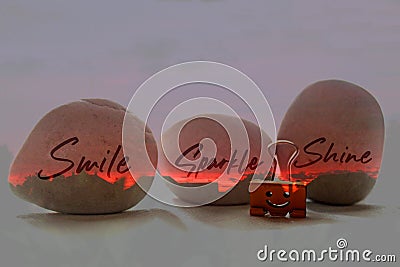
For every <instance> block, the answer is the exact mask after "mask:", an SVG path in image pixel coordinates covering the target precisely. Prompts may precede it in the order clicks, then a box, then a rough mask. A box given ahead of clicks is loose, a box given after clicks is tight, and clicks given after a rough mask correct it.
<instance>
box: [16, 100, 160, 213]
mask: <svg viewBox="0 0 400 267" xmlns="http://www.w3.org/2000/svg"><path fill="white" fill-rule="evenodd" d="M125 114H126V119H125V121H124V117H125ZM123 123H125V126H126V127H128V129H129V130H130V131H129V132H130V136H129V138H127V140H128V141H127V143H124V146H122V125H123ZM143 129H145V133H143V131H142V130H143ZM68 140H69V142H68ZM63 143H64V144H63ZM132 146H133V147H134V148H135V149H137V150H136V151H137V154H135V155H134V157H130V158H129V159H127V158H126V157H125V155H124V154H123V147H132ZM56 148H57V149H56ZM146 152H147V153H148V155H149V157H147V155H146ZM149 158H150V159H149ZM88 160H90V163H89V162H88ZM103 161H104V162H103ZM94 162H96V164H94ZM85 164H86V165H85ZM156 164H157V145H156V142H155V140H154V137H153V135H152V133H151V131H150V130H149V129H148V128H147V127H145V126H144V122H142V121H141V120H140V119H138V118H137V117H136V116H134V115H132V114H130V113H128V112H126V110H125V108H124V107H123V106H121V105H119V104H117V103H114V102H112V101H109V100H105V99H86V100H81V101H76V102H72V103H69V104H66V105H62V106H60V107H58V108H56V109H54V110H52V111H50V112H49V113H47V114H46V115H45V116H44V117H43V118H42V119H41V120H40V121H39V122H38V123H37V125H36V126H35V127H34V129H33V130H32V131H31V133H30V135H29V136H28V138H27V139H26V141H25V143H24V145H23V146H22V148H21V150H20V151H19V153H18V154H17V156H16V157H15V159H14V162H13V163H12V166H11V169H10V174H9V185H10V188H11V190H12V191H13V192H14V194H15V195H17V196H18V197H20V198H22V199H24V200H26V201H28V202H31V203H33V204H36V205H38V206H40V207H43V208H46V209H49V210H53V211H57V212H61V213H69V214H107V213H117V212H121V211H124V210H127V209H129V208H131V207H133V206H135V205H136V204H137V203H138V202H139V201H140V200H141V199H142V198H143V197H144V196H145V195H146V192H147V191H148V189H149V188H150V186H151V184H152V181H153V178H154V173H155V166H156ZM90 166H91V167H90ZM128 167H129V168H130V171H129V170H128ZM61 172H63V173H62V174H60V175H56V174H58V173H61ZM39 175H40V177H41V178H39ZM42 178H43V179H42ZM137 181H139V183H140V185H141V186H139V185H138V183H137Z"/></svg>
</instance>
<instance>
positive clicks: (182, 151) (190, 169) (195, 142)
mask: <svg viewBox="0 0 400 267" xmlns="http://www.w3.org/2000/svg"><path fill="white" fill-rule="evenodd" d="M240 129H242V131H241V130H240ZM234 135H236V139H235V138H234ZM234 140H238V141H239V142H236V143H235V141H234ZM204 141H205V142H204ZM203 142H204V143H203ZM212 142H213V143H214V145H215V154H214V155H213V156H212V155H206V154H207V153H205V152H206V151H208V152H209V151H210V150H212V147H213V145H210V143H212ZM247 142H248V143H247ZM269 143H271V139H270V137H269V136H268V135H267V134H266V133H265V132H264V131H262V130H261V129H260V128H259V127H258V126H257V125H256V124H254V123H252V122H250V121H247V120H244V119H240V118H236V117H232V116H228V115H222V114H205V115H199V116H196V117H192V118H188V119H186V120H182V121H180V122H177V123H176V124H174V125H173V126H172V127H170V128H169V129H168V130H166V131H165V132H164V133H163V134H162V142H161V144H162V146H163V147H162V148H161V147H160V148H159V152H160V155H159V162H158V170H159V172H160V174H161V175H162V176H163V177H164V178H166V179H167V184H168V185H170V183H172V184H173V185H178V186H179V187H176V186H170V189H171V191H172V192H173V193H174V194H175V195H176V196H177V197H178V198H180V199H181V200H184V201H186V202H188V203H193V204H199V205H200V204H213V205H238V204H247V203H249V200H250V199H249V184H250V180H251V179H252V177H253V175H257V177H258V178H261V179H264V178H265V177H267V176H268V172H269V170H270V166H271V162H272V158H271V156H270V155H269V154H268V153H267V152H266V147H267V145H268V144H269ZM207 144H208V146H207ZM247 145H248V146H247ZM200 146H202V148H201V147H200ZM263 146H264V147H265V149H264V150H263ZM200 150H201V151H200ZM262 150H263V151H262ZM235 151H236V152H235ZM261 152H264V153H261ZM169 154H170V155H171V156H168V155H169ZM185 160H187V161H185ZM182 166H184V167H186V168H187V169H183V168H182ZM205 185H207V187H204V186H205ZM188 188H193V189H194V190H188ZM217 195H220V196H221V197H218V198H215V199H214V200H212V201H209V200H211V199H212V198H213V197H215V196H217Z"/></svg>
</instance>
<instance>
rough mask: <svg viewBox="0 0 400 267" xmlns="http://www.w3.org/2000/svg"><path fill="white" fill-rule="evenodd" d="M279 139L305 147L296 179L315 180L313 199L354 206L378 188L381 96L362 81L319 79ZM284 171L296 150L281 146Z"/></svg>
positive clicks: (296, 105) (283, 126)
mask: <svg viewBox="0 0 400 267" xmlns="http://www.w3.org/2000/svg"><path fill="white" fill-rule="evenodd" d="M278 139H283V140H290V141H292V142H294V143H295V144H296V145H297V146H298V147H299V149H300V154H299V156H298V158H297V159H296V160H295V161H294V162H293V165H292V180H300V181H303V182H306V183H310V184H309V185H308V186H307V194H308V197H309V198H310V199H312V200H315V201H318V202H322V203H327V204H335V205H349V204H354V203H356V202H358V201H360V200H362V199H364V198H365V197H366V196H367V195H368V193H369V192H370V191H371V189H372V188H373V186H374V184H375V182H376V179H377V177H378V172H379V169H380V166H381V161H382V151H383V144H384V120H383V115H382V111H381V108H380V106H379V104H378V102H377V101H376V99H375V98H374V97H373V96H372V95H371V94H370V93H369V92H367V91H366V90H364V89H363V88H361V87H360V86H358V85H355V84H352V83H349V82H345V81H339V80H327V81H320V82H317V83H314V84H312V85H310V86H308V87H307V88H306V89H304V91H303V92H302V93H301V94H300V95H299V96H298V97H297V98H296V99H295V100H294V102H293V103H292V105H291V106H290V108H289V110H288V111H287V113H286V115H285V117H284V119H283V121H282V124H281V127H280V129H279V133H278ZM277 152H278V153H277V154H278V158H279V162H280V168H281V171H282V172H286V171H287V169H286V162H287V160H288V157H289V155H290V154H291V153H293V151H289V150H288V149H279V148H278V151H277Z"/></svg>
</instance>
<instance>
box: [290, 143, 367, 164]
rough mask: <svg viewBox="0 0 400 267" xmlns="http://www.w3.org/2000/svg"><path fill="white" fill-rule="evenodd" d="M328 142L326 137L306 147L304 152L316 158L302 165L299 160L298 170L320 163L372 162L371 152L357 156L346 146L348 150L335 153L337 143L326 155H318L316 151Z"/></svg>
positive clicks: (330, 147) (331, 146)
mask: <svg viewBox="0 0 400 267" xmlns="http://www.w3.org/2000/svg"><path fill="white" fill-rule="evenodd" d="M326 141H327V139H326V138H325V137H320V138H318V139H315V140H313V141H311V142H310V143H308V144H307V145H305V146H304V148H303V151H304V153H305V154H307V155H311V156H313V157H315V158H314V159H313V160H311V161H309V162H307V163H302V164H300V163H299V162H298V161H297V160H296V161H295V162H294V166H295V167H296V168H304V167H308V166H311V165H313V164H316V163H318V162H325V163H328V162H338V163H349V162H351V161H354V162H360V163H362V164H367V163H369V162H371V161H372V157H371V151H369V150H367V151H365V152H364V153H363V154H362V155H360V156H357V155H355V154H352V153H350V152H348V149H349V147H348V146H346V150H345V151H343V152H333V150H334V147H335V143H333V142H332V143H331V144H330V146H329V148H328V150H327V151H326V152H325V153H324V154H321V153H318V152H316V151H315V149H316V148H319V149H320V146H319V145H320V144H324V143H325V142H326Z"/></svg>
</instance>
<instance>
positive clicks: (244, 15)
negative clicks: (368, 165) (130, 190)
mask: <svg viewBox="0 0 400 267" xmlns="http://www.w3.org/2000/svg"><path fill="white" fill-rule="evenodd" d="M399 12H400V2H398V1H351V2H350V1H335V2H333V1H329V2H328V1H279V2H278V1H251V2H250V1H195V0H193V1H183V0H182V1H172V0H170V1H153V0H151V1H94V0H92V1H79V2H78V1H44V0H38V1H10V0H1V1H0V88H1V89H0V92H1V95H0V97H1V106H0V122H1V131H0V140H1V141H0V157H1V158H0V164H1V165H0V176H1V177H2V179H1V185H0V209H1V210H0V214H1V216H0V260H1V266H146V267H147V266H257V265H259V266H262V265H266V264H269V263H260V262H258V261H257V258H256V253H257V251H258V250H259V249H261V248H262V247H263V246H264V245H266V244H267V245H269V246H270V247H273V248H276V249H279V248H286V249H289V248H296V249H299V250H301V249H304V248H316V249H318V248H321V249H323V248H327V247H328V246H334V245H335V242H336V240H337V239H338V238H339V237H344V238H346V239H347V240H348V242H349V247H351V248H360V249H365V248H369V249H371V250H373V251H374V252H375V253H391V254H397V256H398V257H399V256H400V255H399V244H400V243H399V233H400V221H399V214H400V201H399V197H398V189H399V186H400V182H399V181H400V178H399V177H398V165H399V158H400V142H398V140H397V141H395V139H398V137H399V135H400V109H399V107H398V98H399V96H400V92H399V89H398V85H399V84H400V75H399V74H400V73H399V70H400V19H399V15H398V14H399ZM189 60H212V61H219V62H222V63H225V64H229V65H232V66H234V67H236V68H238V69H239V70H241V71H243V72H245V73H246V74H248V75H249V76H250V77H251V78H252V79H253V80H254V81H255V82H256V83H257V84H258V85H259V86H260V87H261V88H262V90H263V92H264V94H265V95H266V97H267V98H268V100H269V102H270V105H271V107H272V110H273V112H274V115H275V118H276V122H277V125H278V126H279V124H280V120H281V119H282V117H283V115H284V113H285V111H286V110H287V108H288V106H289V104H290V103H291V101H292V100H293V98H294V97H295V96H296V95H297V94H298V93H299V92H300V91H301V90H302V88H304V87H305V86H307V85H308V84H310V83H312V82H315V81H317V80H322V79H328V78H339V79H344V80H348V81H351V82H354V83H357V84H360V85H361V86H363V87H365V88H367V89H368V90H369V91H370V92H371V93H373V94H374V95H375V96H376V97H377V99H378V101H379V102H380V104H381V106H382V109H383V112H384V115H385V120H386V130H387V133H386V144H385V153H384V159H383V165H382V170H381V174H380V177H379V178H378V181H377V184H376V186H375V188H374V189H373V191H372V192H371V194H370V195H369V196H368V198H367V199H366V200H365V201H363V202H362V203H360V204H358V205H355V206H351V207H345V208H343V207H341V208H339V207H327V206H321V205H317V204H314V203H310V204H309V205H308V209H309V211H308V212H309V218H308V219H307V220H303V221H293V220H291V219H279V220H273V221H271V220H263V219H260V218H251V217H249V216H248V215H247V214H248V210H247V209H248V207H246V206H238V207H225V208H222V207H203V208H196V209H178V208H172V207H168V206H164V205H162V204H160V203H157V202H155V201H153V200H152V199H150V198H146V199H144V200H143V201H142V202H141V203H140V204H139V205H138V206H136V207H134V208H133V209H132V210H131V211H129V212H126V213H123V214H119V215H110V216H97V217H84V216H83V217H82V216H66V215H60V214H53V213H50V214H49V213H48V211H45V210H42V209H40V208H38V207H35V206H33V205H30V204H29V203H25V202H23V201H22V200H19V199H18V198H16V197H14V196H13V195H12V194H11V192H10V191H9V190H8V184H7V174H8V167H9V164H10V163H11V160H12V157H13V155H15V154H16V153H17V152H18V150H19V148H20V146H21V145H22V143H23V141H24V139H25V138H26V136H27V135H28V134H29V131H30V130H31V129H32V128H33V127H34V125H35V124H36V122H37V121H38V120H39V119H40V118H41V117H42V116H43V115H44V114H45V113H46V112H48V111H49V110H50V109H51V108H54V107H56V106H58V105H61V104H63V103H66V102H69V101H73V100H77V99H80V98H85V97H103V98H109V99H112V100H115V101H117V102H119V103H121V104H124V105H127V104H128V102H129V100H130V98H131V96H132V95H133V93H134V91H135V88H137V87H138V86H139V85H140V84H141V83H142V82H143V81H144V80H145V79H147V78H148V77H149V76H150V75H152V74H154V73H155V72H157V71H159V70H161V69H163V68H165V67H167V66H169V65H172V64H176V63H180V62H183V61H189ZM233 102H234V103H233V105H235V103H236V102H235V101H233ZM238 108H240V107H238Z"/></svg>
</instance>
